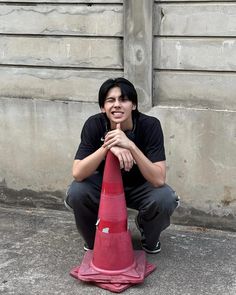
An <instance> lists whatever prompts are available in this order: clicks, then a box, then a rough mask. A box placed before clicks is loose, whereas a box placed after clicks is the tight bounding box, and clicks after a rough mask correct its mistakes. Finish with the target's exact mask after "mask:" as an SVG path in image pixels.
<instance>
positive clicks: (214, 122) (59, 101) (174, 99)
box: [0, 0, 236, 229]
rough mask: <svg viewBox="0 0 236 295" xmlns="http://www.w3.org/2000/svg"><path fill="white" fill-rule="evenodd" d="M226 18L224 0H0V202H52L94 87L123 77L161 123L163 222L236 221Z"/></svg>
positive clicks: (234, 7)
mask: <svg viewBox="0 0 236 295" xmlns="http://www.w3.org/2000/svg"><path fill="white" fill-rule="evenodd" d="M17 2H18V4H17ZM47 2H48V3H47ZM235 16H236V3H233V2H230V3H229V2H227V1H217V2H216V1H209V0H208V1H204V0H202V1H198V2H196V1H183V0H182V1H177V0H175V1H173V0H172V1H166V0H165V1H144V0H129V1H126V0H125V1H124V3H123V1H106V3H105V2H104V4H102V3H101V1H75V0H74V1H67V3H66V4H65V1H60V0H58V1H51V0H50V1H45V0H44V1H29V2H28V3H27V4H26V3H24V4H23V3H22V2H20V1H16V0H14V1H7V2H6V1H1V0H0V33H1V35H0V187H1V194H0V201H1V204H8V205H9V204H15V203H17V204H18V205H28V206H35V207H41V206H43V207H49V208H52V207H53V208H62V202H61V199H62V197H63V194H64V192H65V190H66V187H67V185H68V184H69V183H70V181H71V179H72V178H71V165H72V161H73V157H74V154H75V151H76V149H77V146H78V144H79V141H80V138H79V136H80V131H81V127H82V125H83V123H84V121H85V120H86V118H87V117H88V116H89V115H91V114H93V113H95V112H97V111H99V109H98V106H97V104H96V101H97V92H98V89H99V86H100V84H101V83H102V82H103V81H104V80H105V79H107V78H108V77H117V76H126V77H127V78H129V79H130V80H131V81H133V82H134V84H135V85H136V86H137V89H138V94H139V98H140V108H141V110H143V111H145V112H146V113H148V114H151V115H154V116H156V117H158V118H159V119H160V120H161V123H162V126H163V129H164V133H165V145H166V154H167V166H168V171H167V177H168V183H169V184H170V185H171V186H173V187H174V188H175V189H176V190H177V192H178V193H179V194H180V196H181V198H182V206H181V207H180V208H179V209H178V210H177V211H176V213H175V215H174V221H175V222H180V223H186V224H190V223H191V224H197V225H202V226H206V225H211V226H215V227H223V228H228V229H235V226H234V225H235V219H236V185H235V179H236V167H235V163H236V153H235V150H236V140H235V138H236V129H235V128H236V127H235V126H236V117H235V113H236V112H235V111H236V110H235V106H236V103H235V98H236V95H235V93H236V89H235V87H236V86H235V85H236V83H235V82H236V74H235V68H236V59H235V51H236V48H235V36H236V22H235V19H236V18H235ZM123 20H124V21H123ZM152 44H153V45H152Z"/></svg>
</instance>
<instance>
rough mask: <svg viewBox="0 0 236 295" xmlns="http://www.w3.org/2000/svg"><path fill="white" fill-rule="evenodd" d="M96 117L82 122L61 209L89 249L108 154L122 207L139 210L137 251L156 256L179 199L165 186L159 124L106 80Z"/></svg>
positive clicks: (129, 90) (129, 87)
mask: <svg viewBox="0 0 236 295" xmlns="http://www.w3.org/2000/svg"><path fill="white" fill-rule="evenodd" d="M98 102H99V106H100V108H101V113H99V114H96V115H93V116H91V117H90V118H88V120H87V121H86V122H85V124H84V126H83V129H82V133H81V142H80V145H79V148H78V150H77V153H76V155H75V160H74V164H73V177H74V179H75V180H74V181H73V182H72V184H71V186H70V187H69V190H68V192H67V198H66V201H65V204H66V206H67V207H68V206H69V207H70V208H73V211H74V215H75V220H76V225H77V228H78V231H79V232H80V234H81V235H82V236H83V238H84V240H85V247H84V248H85V250H86V249H92V248H93V244H94V239H95V232H96V225H95V224H96V222H97V214H98V207H99V200H100V193H101V186H102V177H103V170H104V164H105V158H106V154H107V151H108V150H111V152H112V153H113V154H114V155H115V156H117V158H118V160H119V162H120V168H121V173H122V179H123V184H124V192H125V197H126V203H127V207H129V208H133V209H136V210H138V212H139V213H138V215H137V218H136V225H137V227H138V229H139V231H140V233H141V244H142V248H143V249H144V250H145V251H146V252H148V253H158V252H160V250H161V244H160V241H159V238H160V233H161V231H163V230H164V229H165V228H166V227H168V226H169V225H170V216H171V214H172V213H173V212H174V209H175V208H176V207H177V205H178V196H177V195H176V193H175V192H174V191H173V190H172V189H171V188H170V187H169V186H168V185H167V184H165V178H166V165H165V159H166V158H165V150H164V142H163V133H162V129H161V125H160V122H159V120H158V119H156V118H154V117H151V116H147V115H145V114H143V113H141V112H139V111H138V101H137V93H136V90H135V88H134V86H133V84H132V83H131V82H129V81H128V80H126V79H124V78H116V79H109V80H107V81H105V82H104V83H103V84H102V86H101V88H100V90H99V100H98Z"/></svg>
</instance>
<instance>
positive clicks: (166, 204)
mask: <svg viewBox="0 0 236 295" xmlns="http://www.w3.org/2000/svg"><path fill="white" fill-rule="evenodd" d="M158 190H159V191H158V192H157V198H156V202H157V206H158V208H159V210H160V211H161V212H163V213H167V214H168V215H171V214H172V213H173V212H174V210H175V208H176V207H177V205H178V200H179V197H178V195H177V194H176V192H175V191H174V190H173V189H172V188H171V187H170V186H168V185H164V186H163V187H161V188H159V189H158Z"/></svg>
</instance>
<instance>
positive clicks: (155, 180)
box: [129, 143, 166, 187]
mask: <svg viewBox="0 0 236 295" xmlns="http://www.w3.org/2000/svg"><path fill="white" fill-rule="evenodd" d="M129 150H130V152H131V154H132V156H133V158H134V160H135V162H136V164H137V165H138V167H139V170H140V172H141V173H142V175H143V177H144V178H145V179H146V180H147V181H149V182H150V183H151V184H152V185H153V186H155V187H160V186H162V185H164V184H165V179H166V169H165V161H161V162H159V163H158V164H157V163H152V162H151V161H150V160H149V159H148V158H147V157H146V156H145V155H144V154H143V153H142V151H141V150H140V149H139V148H138V147H137V146H136V145H135V144H134V143H132V144H131V145H130V148H129Z"/></svg>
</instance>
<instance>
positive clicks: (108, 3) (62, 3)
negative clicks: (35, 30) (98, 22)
mask: <svg viewBox="0 0 236 295" xmlns="http://www.w3.org/2000/svg"><path fill="white" fill-rule="evenodd" d="M1 4H3V5H9V6H10V5H14V6H15V5H19V6H36V5H39V4H40V5H55V6H57V5H68V6H69V5H84V6H96V5H97V6H99V5H102V6H106V5H119V6H121V5H122V6H123V3H120V2H105V3H104V2H96V3H89V2H77V3H76V2H40V1H38V2H30V3H29V2H6V1H4V2H0V5H1Z"/></svg>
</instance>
